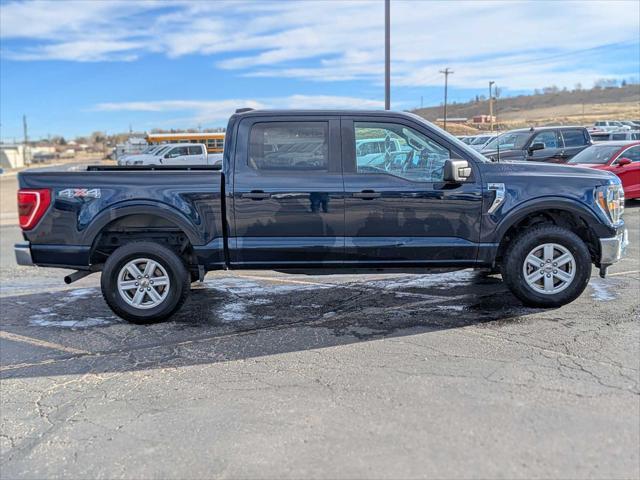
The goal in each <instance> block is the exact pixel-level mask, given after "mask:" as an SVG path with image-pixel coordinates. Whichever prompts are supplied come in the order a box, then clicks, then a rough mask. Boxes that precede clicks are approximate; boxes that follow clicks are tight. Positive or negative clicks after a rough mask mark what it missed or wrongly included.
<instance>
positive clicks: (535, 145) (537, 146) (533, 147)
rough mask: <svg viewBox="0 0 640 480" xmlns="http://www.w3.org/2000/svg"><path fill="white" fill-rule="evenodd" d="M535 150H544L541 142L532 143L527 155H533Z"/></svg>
mask: <svg viewBox="0 0 640 480" xmlns="http://www.w3.org/2000/svg"><path fill="white" fill-rule="evenodd" d="M536 150H544V143H542V142H536V143H532V144H531V146H530V147H529V153H533V152H535V151H536Z"/></svg>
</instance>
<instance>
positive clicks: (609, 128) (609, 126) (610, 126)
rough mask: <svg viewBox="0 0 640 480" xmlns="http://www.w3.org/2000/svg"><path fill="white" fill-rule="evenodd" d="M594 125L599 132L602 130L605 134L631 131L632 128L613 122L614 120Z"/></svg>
mask: <svg viewBox="0 0 640 480" xmlns="http://www.w3.org/2000/svg"><path fill="white" fill-rule="evenodd" d="M593 125H594V126H595V127H596V128H597V129H598V130H601V131H603V132H613V131H616V130H631V127H630V126H628V125H625V124H624V123H622V122H618V121H613V120H605V121H599V122H595V123H594V124H593Z"/></svg>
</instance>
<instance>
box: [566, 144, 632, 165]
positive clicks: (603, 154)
mask: <svg viewBox="0 0 640 480" xmlns="http://www.w3.org/2000/svg"><path fill="white" fill-rule="evenodd" d="M618 150H620V146H619V145H606V146H601V145H594V146H591V147H589V148H585V149H584V150H583V151H581V152H580V153H578V154H577V155H576V156H575V157H573V158H572V159H571V160H569V161H568V162H567V163H589V164H593V165H604V164H605V163H607V162H608V161H609V160H610V159H611V157H612V156H613V154H614V153H616V152H617V151H618Z"/></svg>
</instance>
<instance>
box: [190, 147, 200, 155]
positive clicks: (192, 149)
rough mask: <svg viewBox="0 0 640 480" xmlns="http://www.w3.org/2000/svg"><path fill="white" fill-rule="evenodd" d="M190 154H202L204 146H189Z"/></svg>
mask: <svg viewBox="0 0 640 480" xmlns="http://www.w3.org/2000/svg"><path fill="white" fill-rule="evenodd" d="M189 155H202V146H201V145H194V146H192V147H189Z"/></svg>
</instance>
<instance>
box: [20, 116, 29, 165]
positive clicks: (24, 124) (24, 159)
mask: <svg viewBox="0 0 640 480" xmlns="http://www.w3.org/2000/svg"><path fill="white" fill-rule="evenodd" d="M22 132H23V134H24V145H23V146H22V163H23V164H24V165H28V164H29V163H31V162H28V163H27V145H28V143H29V134H28V131H27V116H26V115H22Z"/></svg>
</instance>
